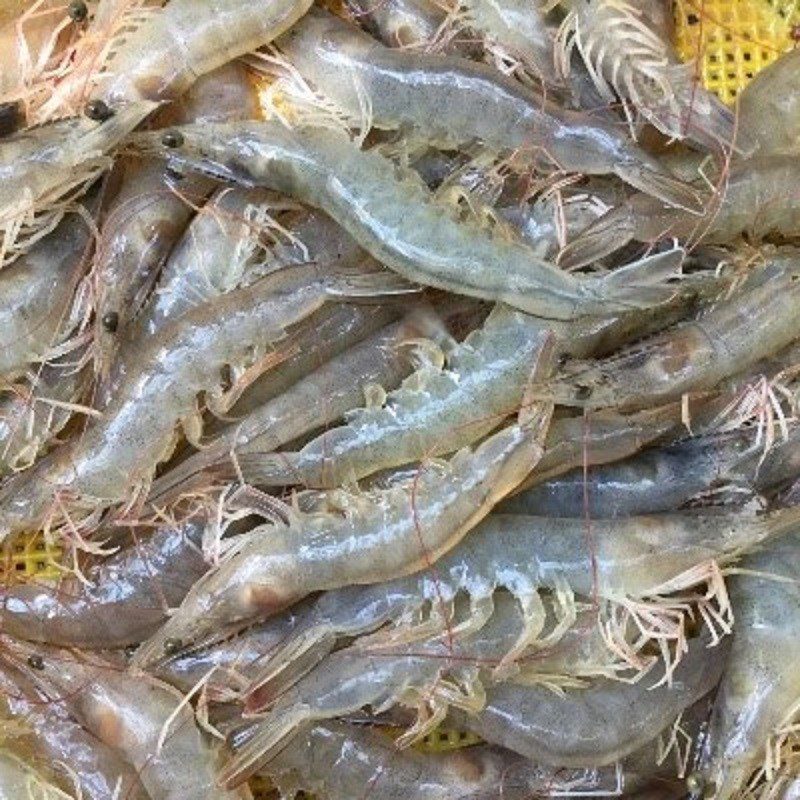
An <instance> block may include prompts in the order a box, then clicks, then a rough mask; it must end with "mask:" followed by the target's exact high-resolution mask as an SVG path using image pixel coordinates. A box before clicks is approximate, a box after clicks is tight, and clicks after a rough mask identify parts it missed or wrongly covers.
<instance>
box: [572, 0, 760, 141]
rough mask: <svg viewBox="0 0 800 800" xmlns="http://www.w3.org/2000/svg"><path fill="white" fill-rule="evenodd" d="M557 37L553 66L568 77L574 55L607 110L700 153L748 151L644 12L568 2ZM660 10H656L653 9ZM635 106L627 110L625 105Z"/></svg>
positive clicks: (606, 0)
mask: <svg viewBox="0 0 800 800" xmlns="http://www.w3.org/2000/svg"><path fill="white" fill-rule="evenodd" d="M568 5H569V6H570V9H571V10H570V11H569V13H568V14H567V16H566V18H565V19H564V21H563V23H562V24H561V28H560V29H559V34H558V48H557V50H558V56H557V58H558V60H559V62H560V64H561V71H562V73H564V74H568V73H569V70H570V57H571V55H572V52H573V50H574V49H576V48H577V50H578V52H579V53H580V54H581V56H582V57H583V60H584V62H585V64H586V67H587V70H588V72H589V75H591V77H592V79H593V80H594V83H595V86H596V87H597V90H598V91H599V92H600V94H601V95H602V96H603V97H604V98H605V100H606V101H607V102H609V103H615V102H617V99H618V98H619V100H621V101H622V104H623V109H624V110H625V115H626V116H627V118H628V120H629V121H630V122H631V124H632V123H633V113H632V112H633V111H636V112H638V113H639V114H641V115H642V116H643V117H644V118H645V119H646V120H647V121H648V122H650V123H651V124H652V125H654V126H655V127H656V128H658V130H660V131H661V132H662V133H664V134H665V135H666V136H668V137H670V138H671V139H688V140H690V141H693V142H696V143H699V144H700V145H702V146H703V147H706V148H714V149H715V150H719V149H720V148H721V147H728V148H733V149H736V150H740V151H741V150H744V151H745V152H747V151H752V150H753V149H754V145H753V144H751V143H750V142H749V139H748V140H744V138H743V137H742V135H741V131H738V130H737V129H736V126H735V120H734V115H733V112H732V111H731V110H730V109H729V108H726V106H725V105H723V103H722V102H721V101H720V100H719V99H718V98H717V97H716V96H715V95H713V94H712V93H711V92H710V91H708V90H707V89H705V88H704V87H703V86H702V85H700V84H699V82H698V78H697V76H696V75H695V74H694V69H693V67H692V66H691V65H690V64H685V63H683V62H682V61H681V60H680V59H679V58H678V55H677V53H676V52H675V51H674V49H673V47H672V46H671V44H670V42H669V40H668V38H667V35H666V32H665V31H663V30H659V29H658V28H657V27H656V26H655V25H654V24H653V21H652V20H651V19H649V18H648V15H647V14H646V13H645V11H644V10H643V9H642V8H640V7H637V6H636V5H633V4H630V3H628V2H626V0H573V1H572V2H570V3H568ZM659 5H660V4H659ZM628 104H630V105H631V106H633V110H632V109H630V108H629V105H628Z"/></svg>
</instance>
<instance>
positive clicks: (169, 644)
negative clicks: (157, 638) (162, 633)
mask: <svg viewBox="0 0 800 800" xmlns="http://www.w3.org/2000/svg"><path fill="white" fill-rule="evenodd" d="M182 649H183V642H182V641H181V640H180V639H167V640H166V641H165V642H164V655H167V656H174V655H175V654H176V653H179V652H180V651H181V650H182Z"/></svg>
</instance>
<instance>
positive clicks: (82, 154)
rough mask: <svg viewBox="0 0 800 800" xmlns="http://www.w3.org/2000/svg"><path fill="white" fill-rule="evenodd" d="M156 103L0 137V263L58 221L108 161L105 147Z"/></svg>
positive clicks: (112, 143)
mask: <svg viewBox="0 0 800 800" xmlns="http://www.w3.org/2000/svg"><path fill="white" fill-rule="evenodd" d="M155 105H156V104H155V103H151V102H149V101H140V102H137V103H128V104H127V105H124V106H121V107H120V108H118V109H116V110H115V111H113V112H112V111H111V110H110V109H105V110H103V113H102V114H100V115H99V117H100V118H98V119H90V118H89V117H87V116H82V117H70V118H67V119H63V120H59V121H57V122H52V123H48V124H46V125H42V126H40V127H37V128H29V129H26V130H23V131H21V132H19V133H15V134H12V135H11V136H7V137H6V138H4V139H2V140H0V179H2V181H3V198H2V200H1V201H0V236H2V240H0V263H6V262H7V261H8V260H10V259H11V258H13V257H14V256H16V255H18V254H19V253H20V252H23V251H24V250H26V249H27V248H29V247H30V246H31V245H32V244H33V243H34V242H35V241H37V240H38V239H40V238H41V237H42V236H44V235H46V234H47V233H49V232H50V231H51V230H52V229H53V228H54V227H55V226H56V225H57V224H58V222H59V220H60V219H61V217H62V216H63V214H64V212H65V211H66V210H68V209H69V207H70V203H71V200H73V199H74V198H75V197H76V196H79V195H80V194H81V192H83V191H85V190H86V188H88V186H89V185H91V183H92V182H93V181H94V180H95V178H97V176H98V175H100V174H101V173H102V172H103V171H105V170H106V169H108V168H109V167H110V166H111V159H110V158H109V156H108V153H109V151H110V150H111V149H112V148H113V147H115V146H116V145H117V144H119V142H120V141H121V140H122V139H123V138H124V137H125V136H127V135H128V134H129V133H130V132H131V131H132V130H133V129H134V128H135V127H136V126H137V125H138V124H139V123H140V122H141V121H142V120H143V119H144V118H145V117H146V116H147V115H148V114H149V113H150V112H151V111H152V110H153V108H155ZM90 110H91V109H90ZM95 110H96V109H95ZM93 116H95V117H97V116H98V114H96V113H94V112H93Z"/></svg>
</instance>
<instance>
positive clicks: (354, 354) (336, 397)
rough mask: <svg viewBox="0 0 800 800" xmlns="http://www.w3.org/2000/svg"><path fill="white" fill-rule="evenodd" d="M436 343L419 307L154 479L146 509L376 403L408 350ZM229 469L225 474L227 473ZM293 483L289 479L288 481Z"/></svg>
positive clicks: (434, 323)
mask: <svg viewBox="0 0 800 800" xmlns="http://www.w3.org/2000/svg"><path fill="white" fill-rule="evenodd" d="M437 336H439V337H440V338H441V339H447V340H449V334H447V332H446V330H445V329H444V326H443V324H442V323H441V321H439V320H438V319H437V318H436V316H435V315H434V314H433V312H432V311H431V310H430V309H425V307H424V306H423V307H421V308H418V309H416V310H415V311H412V312H410V313H409V314H408V315H407V316H406V318H405V319H404V320H403V321H401V322H399V323H395V324H393V325H390V326H388V327H386V328H384V329H382V330H380V331H378V332H377V333H376V334H374V335H373V336H370V337H368V338H367V339H365V340H364V341H362V342H360V343H359V344H357V345H356V346H355V347H353V348H351V349H350V350H347V351H346V352H345V353H343V354H342V355H341V356H339V357H337V358H333V359H332V360H331V361H329V362H328V363H327V364H324V365H323V366H321V367H320V368H319V369H318V370H315V371H314V372H312V373H311V374H310V375H309V376H307V377H306V378H304V379H302V380H300V381H298V382H297V383H296V384H295V385H294V386H293V387H292V388H291V389H289V390H288V391H286V392H284V393H283V394H280V395H278V396H277V397H275V398H274V399H272V400H271V401H268V402H266V403H264V404H263V405H261V406H260V407H258V408H256V409H254V410H253V411H252V412H251V413H250V414H249V415H248V416H247V417H245V418H244V419H242V420H241V422H238V423H235V424H234V425H233V426H232V428H231V430H230V431H229V432H228V433H223V434H221V435H220V436H219V437H218V438H217V439H216V440H215V441H214V442H213V443H211V444H209V445H208V446H206V447H204V448H203V449H202V450H200V451H199V452H198V453H195V454H193V455H191V456H190V457H189V458H187V459H186V460H185V461H184V462H183V463H181V464H179V465H178V466H176V467H175V468H173V469H171V470H170V471H169V472H167V473H165V474H164V475H163V476H161V477H160V478H158V479H157V480H156V481H155V482H154V484H153V487H152V490H151V492H150V496H149V498H148V499H149V502H150V503H153V504H157V505H158V504H163V503H165V502H169V500H170V499H171V498H172V497H173V496H175V495H176V494H179V493H185V492H186V491H187V490H189V489H191V488H192V487H193V486H194V485H197V484H200V485H202V483H203V482H204V481H207V480H209V479H212V478H213V479H214V480H217V481H219V480H222V479H229V480H233V479H235V478H236V477H237V476H238V475H244V472H245V471H247V472H248V475H249V470H245V469H244V468H243V467H242V466H241V464H240V457H241V455H242V454H251V453H252V452H253V451H256V452H258V453H259V454H261V453H269V452H271V451H272V450H276V449H278V448H280V447H281V446H283V445H284V444H286V443H287V442H290V441H292V440H294V439H298V438H300V437H301V436H304V435H306V434H308V433H310V432H311V431H314V430H317V429H319V427H320V426H323V425H327V424H330V423H333V422H335V421H337V420H338V419H339V418H340V417H341V416H342V415H344V414H345V413H347V412H349V411H350V410H351V409H352V408H353V407H354V406H357V405H358V404H359V403H360V402H363V399H364V397H365V395H366V397H367V398H368V399H371V400H372V402H375V403H377V401H378V400H380V399H381V398H382V397H383V394H384V390H383V388H382V387H383V386H393V385H394V386H396V385H397V384H398V383H399V382H400V381H401V380H402V379H403V378H404V377H405V376H406V375H408V373H409V372H410V371H411V369H412V366H411V359H409V358H408V355H409V353H408V351H407V348H408V347H409V346H411V345H417V346H420V341H424V342H425V345H426V347H429V346H430V345H431V344H433V341H435V338H436V337H437ZM403 345H406V347H405V348H404V347H403ZM404 350H405V351H406V352H404ZM419 358H420V357H419V356H417V359H419ZM423 358H424V356H423ZM376 396H377V397H376ZM264 458H266V460H269V457H268V456H266V457H264V456H261V455H259V458H258V462H259V465H258V469H259V471H260V469H261V465H262V460H263V459H264ZM228 463H230V466H231V468H232V473H231V474H229V473H228V472H227V471H226V466H227V464H228ZM237 465H238V466H237ZM295 479H296V476H295V475H294V474H292V476H291V477H290V478H289V480H288V481H287V482H293V481H294V480H295Z"/></svg>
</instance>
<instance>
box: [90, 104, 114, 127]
mask: <svg viewBox="0 0 800 800" xmlns="http://www.w3.org/2000/svg"><path fill="white" fill-rule="evenodd" d="M83 113H84V114H86V116H87V117H89V119H93V120H94V121H95V122H104V121H105V120H107V119H108V118H109V117H111V116H112V115H113V114H114V112H113V111H112V110H111V109H110V108H109V107H108V105H107V104H106V103H105V102H104V101H102V100H90V101H89V102H88V103H87V104H86V107H85V108H84V109H83Z"/></svg>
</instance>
